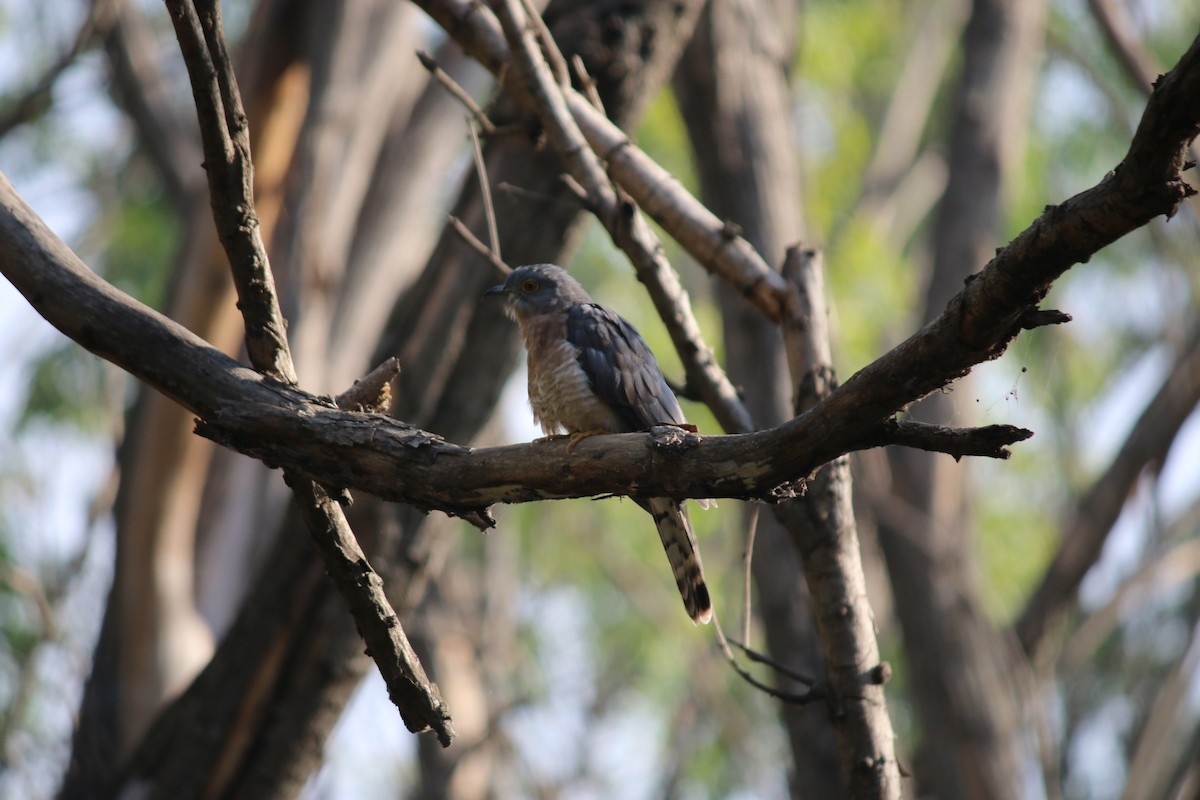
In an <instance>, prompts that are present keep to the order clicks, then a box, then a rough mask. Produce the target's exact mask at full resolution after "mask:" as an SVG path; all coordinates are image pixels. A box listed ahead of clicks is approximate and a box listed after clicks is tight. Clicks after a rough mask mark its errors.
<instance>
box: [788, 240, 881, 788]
mask: <svg viewBox="0 0 1200 800" xmlns="http://www.w3.org/2000/svg"><path fill="white" fill-rule="evenodd" d="M783 276H784V278H785V279H786V280H788V282H789V283H791V284H792V285H793V286H795V287H796V300H795V302H794V303H793V304H792V305H791V306H789V308H788V317H787V318H786V322H785V323H784V326H783V327H784V342H785V346H786V348H787V356H788V368H789V371H790V373H791V378H792V383H793V385H794V386H795V405H796V411H797V412H802V411H803V410H804V409H806V408H811V407H812V406H813V405H815V404H816V403H818V402H820V401H821V399H822V398H823V397H827V396H828V395H829V393H830V392H831V391H832V390H833V385H834V381H833V367H832V360H833V359H832V356H831V354H830V345H829V328H828V324H827V319H828V316H829V315H828V311H827V310H826V308H825V275H824V270H823V268H822V264H821V258H820V255H819V253H817V252H816V251H813V250H802V249H800V248H799V247H793V248H791V249H790V250H789V251H788V255H787V260H786V261H785V263H784V266H783ZM850 480H851V479H850V463H849V460H848V459H839V460H837V461H834V462H833V463H830V464H827V465H826V466H825V467H824V468H823V469H821V470H820V471H819V472H818V473H817V474H816V476H814V477H813V478H812V479H811V481H810V485H809V491H808V493H807V494H806V495H805V497H803V498H800V499H797V500H795V501H793V502H790V503H785V504H783V505H781V506H779V507H778V508H777V509H776V515H777V516H779V518H780V519H781V521H783V522H784V523H785V525H786V527H787V529H788V531H789V532H790V533H791V534H792V537H793V540H794V541H795V543H796V548H797V550H798V551H799V553H800V556H801V565H802V567H803V568H804V580H805V583H807V584H808V589H809V593H810V594H811V595H812V602H813V616H814V618H815V619H816V623H817V634H818V636H819V637H820V640H821V653H822V654H823V656H824V658H825V671H826V674H827V675H828V681H829V688H828V692H829V694H830V698H831V704H832V706H833V713H831V714H830V719H831V721H832V722H833V727H834V732H835V733H836V734H837V740H838V751H839V753H840V755H841V766H842V777H843V778H844V779H845V781H846V788H847V796H849V797H855V798H881V799H882V798H894V799H895V800H898V798H900V796H901V788H900V767H899V764H898V762H897V761H896V750H895V741H894V740H895V734H894V733H893V731H892V721H891V718H890V717H889V716H888V711H887V700H886V698H885V696H884V691H883V680H882V678H883V677H884V676H886V675H887V674H889V673H890V668H889V667H888V666H887V664H886V663H885V662H883V661H881V660H880V656H879V644H878V642H877V641H876V639H875V616H874V614H873V613H872V611H871V606H870V603H869V601H868V600H867V579H866V576H865V575H864V573H863V566H862V556H861V549H860V547H859V540H858V527H857V525H856V523H855V519H854V508H853V503H852V500H851V496H850Z"/></svg>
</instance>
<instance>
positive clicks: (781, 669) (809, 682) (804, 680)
mask: <svg viewBox="0 0 1200 800" xmlns="http://www.w3.org/2000/svg"><path fill="white" fill-rule="evenodd" d="M729 643H730V644H731V645H733V646H734V647H736V648H737V649H738V650H741V651H742V652H743V653H745V654H746V658H748V659H750V660H751V661H753V662H754V663H756V664H765V665H766V666H768V667H770V668H771V669H773V670H775V671H776V672H778V673H779V674H780V675H786V676H787V677H789V678H791V679H792V680H794V681H796V682H797V683H801V684H803V685H805V686H816V685H817V681H816V679H814V678H810V677H809V676H808V675H805V674H804V673H802V672H798V671H796V670H794V669H792V668H791V667H789V666H787V665H786V664H783V663H781V662H779V661H776V660H775V659H774V658H771V657H770V656H768V655H766V654H764V653H760V652H758V651H757V650H753V649H751V648H749V647H747V646H746V645H744V644H742V643H741V642H739V641H737V640H736V639H730V640H729Z"/></svg>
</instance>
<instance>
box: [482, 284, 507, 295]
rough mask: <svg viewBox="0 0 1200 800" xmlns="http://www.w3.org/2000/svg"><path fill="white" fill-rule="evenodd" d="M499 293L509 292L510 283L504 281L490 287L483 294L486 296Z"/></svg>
mask: <svg viewBox="0 0 1200 800" xmlns="http://www.w3.org/2000/svg"><path fill="white" fill-rule="evenodd" d="M497 294H508V285H507V284H503V283H502V284H500V285H499V286H493V287H491V288H490V289H488V290H487V291H486V292H484V293H483V296H484V297H492V296H493V295H497Z"/></svg>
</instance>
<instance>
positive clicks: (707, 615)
mask: <svg viewBox="0 0 1200 800" xmlns="http://www.w3.org/2000/svg"><path fill="white" fill-rule="evenodd" d="M638 505H640V506H641V507H642V508H644V509H646V510H647V511H649V512H650V514H651V516H653V517H654V525H655V527H657V528H658V535H659V538H661V539H662V543H663V548H664V549H665V550H666V551H667V560H668V561H670V562H671V571H672V572H673V573H674V574H675V584H676V585H677V586H678V587H679V594H680V595H682V596H683V605H684V608H686V609H687V613H688V616H689V617H691V618H692V622H695V623H702V622H708V621H709V620H711V619H712V600H711V599H710V598H709V595H708V586H707V584H705V582H704V568H703V567H702V566H701V565H700V548H699V547H697V546H696V536H695V535H694V534H693V533H692V524H691V523H690V522H689V521H688V518H687V512H685V511H684V510H683V506H681V505H680V504H679V503H677V502H676V501H674V500H672V499H670V498H669V497H651V498H649V499H648V500H645V501H638Z"/></svg>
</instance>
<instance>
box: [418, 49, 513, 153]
mask: <svg viewBox="0 0 1200 800" xmlns="http://www.w3.org/2000/svg"><path fill="white" fill-rule="evenodd" d="M417 58H418V59H419V60H420V61H421V66H423V67H424V68H425V69H427V70H429V74H430V75H431V76H432V77H433V79H434V80H436V81H437V82H438V83H440V84H441V85H442V86H444V87H446V90H447V91H448V92H450V94H452V95H454V97H455V98H457V100H458V102H460V103H462V104H463V106H465V107H466V109H467V110H468V111H470V112H471V116H472V117H474V119H475V122H477V123H478V124H479V127H480V128H481V129H482V130H483V134H484V136H493V135H495V133H496V126H495V125H494V124H492V121H491V120H490V119H488V115H487V114H486V113H485V112H484V110H483V109H482V108H480V107H479V104H478V103H476V102H475V99H474V98H473V97H471V95H470V94H468V93H467V90H466V89H464V88H463V87H462V86H460V85H459V84H458V82H457V81H455V80H454V78H452V77H451V76H450V73H448V72H446V70H444V69H442V68H441V67H440V66H438V63H437V61H435V60H434V58H433V56H431V55H429V54H428V53H426V52H425V51H424V50H418V51H417Z"/></svg>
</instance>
